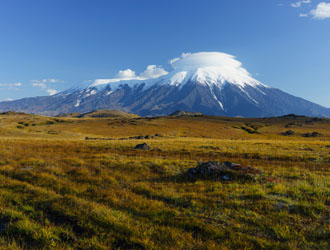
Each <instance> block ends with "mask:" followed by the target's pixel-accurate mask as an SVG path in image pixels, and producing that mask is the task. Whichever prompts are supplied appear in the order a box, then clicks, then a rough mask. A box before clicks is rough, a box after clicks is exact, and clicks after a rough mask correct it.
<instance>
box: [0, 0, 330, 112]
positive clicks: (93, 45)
mask: <svg viewBox="0 0 330 250" xmlns="http://www.w3.org/2000/svg"><path fill="white" fill-rule="evenodd" d="M200 51H219V52H224V53H228V54H232V55H235V56H236V57H237V59H238V60H239V61H241V62H242V63H243V67H244V68H246V69H247V70H248V71H249V72H250V73H251V74H252V75H253V76H254V77H255V78H256V79H258V80H259V81H261V82H263V83H265V84H267V85H269V86H271V87H275V88H280V89H282V90H284V91H286V92H288V93H290V94H293V95H296V96H300V97H303V98H305V99H308V100H311V101H314V102H316V103H319V104H322V105H324V106H327V107H330V98H329V96H330V0H322V1H317V0H302V1H299V0H292V1H291V0H180V1H178V0H166V1H163V0H1V1H0V100H6V99H18V98H22V97H27V96H39V95H48V94H54V93H55V91H62V90H65V89H67V88H69V87H71V86H74V85H76V84H78V83H80V82H82V81H86V80H94V79H98V78H113V77H115V76H116V74H117V72H118V71H119V70H125V69H132V70H134V71H135V72H136V73H137V74H139V73H141V72H143V71H144V70H145V69H146V67H147V65H151V64H155V65H165V64H166V63H167V62H168V61H169V60H170V59H172V58H175V57H178V56H180V55H181V54H182V53H183V52H200Z"/></svg>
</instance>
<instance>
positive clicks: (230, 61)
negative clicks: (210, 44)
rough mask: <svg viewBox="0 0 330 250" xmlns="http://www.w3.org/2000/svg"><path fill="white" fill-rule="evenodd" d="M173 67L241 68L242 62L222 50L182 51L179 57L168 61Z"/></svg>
mask: <svg viewBox="0 0 330 250" xmlns="http://www.w3.org/2000/svg"><path fill="white" fill-rule="evenodd" d="M170 63H171V65H172V66H173V67H174V68H175V69H187V68H188V69H191V68H200V67H230V68H241V66H242V63H241V62H239V61H238V60H236V59H235V57H234V56H232V55H229V54H226V53H222V52H197V53H183V54H182V55H181V57H180V58H175V59H172V60H171V61H170Z"/></svg>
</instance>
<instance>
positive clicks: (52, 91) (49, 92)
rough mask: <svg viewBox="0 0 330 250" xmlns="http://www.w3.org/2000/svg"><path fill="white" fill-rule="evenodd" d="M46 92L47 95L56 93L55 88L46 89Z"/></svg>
mask: <svg viewBox="0 0 330 250" xmlns="http://www.w3.org/2000/svg"><path fill="white" fill-rule="evenodd" d="M46 92H47V93H48V94H49V95H55V94H56V93H57V90H56V89H47V90H46Z"/></svg>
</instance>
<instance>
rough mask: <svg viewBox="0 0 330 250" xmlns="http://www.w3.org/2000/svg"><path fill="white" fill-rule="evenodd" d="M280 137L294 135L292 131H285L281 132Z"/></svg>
mask: <svg viewBox="0 0 330 250" xmlns="http://www.w3.org/2000/svg"><path fill="white" fill-rule="evenodd" d="M282 135H284V136H290V135H294V131H292V130H287V131H285V132H283V133H282Z"/></svg>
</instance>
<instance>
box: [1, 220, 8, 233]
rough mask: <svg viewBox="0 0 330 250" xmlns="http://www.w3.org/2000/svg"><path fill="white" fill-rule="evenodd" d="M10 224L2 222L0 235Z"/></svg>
mask: <svg viewBox="0 0 330 250" xmlns="http://www.w3.org/2000/svg"><path fill="white" fill-rule="evenodd" d="M8 224H9V222H1V221H0V233H1V232H3V231H4V230H5V229H6V227H7V226H8Z"/></svg>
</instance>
